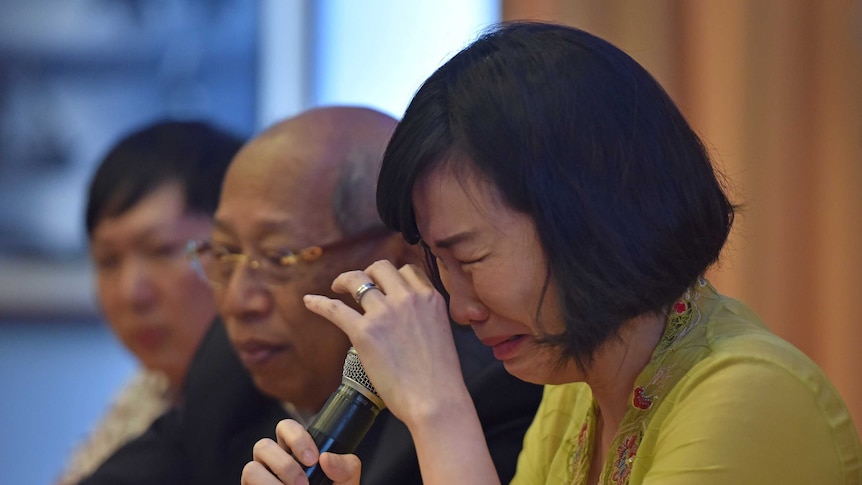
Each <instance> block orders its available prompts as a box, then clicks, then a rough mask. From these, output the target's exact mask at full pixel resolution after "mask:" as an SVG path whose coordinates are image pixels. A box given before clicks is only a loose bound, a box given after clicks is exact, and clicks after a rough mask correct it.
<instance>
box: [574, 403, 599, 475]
mask: <svg viewBox="0 0 862 485" xmlns="http://www.w3.org/2000/svg"><path fill="white" fill-rule="evenodd" d="M593 411H594V410H593ZM593 411H591V412H589V413H587V418H586V419H585V420H584V424H583V425H582V426H581V431H580V432H579V433H578V441H577V443H575V446H574V448H575V450H574V451H573V452H572V454H571V458H570V459H569V475H570V476H571V480H570V481H569V483H571V484H573V485H578V484H582V483H585V482H586V481H587V475H586V473H587V470H588V468H589V463H587V457H588V456H589V453H586V452H585V450H586V448H587V444H588V443H590V442H591V440H590V428H591V425H592V422H593V416H594V415H595V413H594V412H593Z"/></svg>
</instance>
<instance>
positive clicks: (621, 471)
mask: <svg viewBox="0 0 862 485" xmlns="http://www.w3.org/2000/svg"><path fill="white" fill-rule="evenodd" d="M639 443H640V434H635V435H631V436H629V437H628V438H626V439H625V440H624V441H623V443H622V444H621V445H619V446H618V447H617V458H616V460H614V468H613V470H614V474H613V476H611V480H613V481H614V483H627V482H628V479H629V475H630V474H631V472H632V463H633V462H634V461H635V455H637V453H638V444H639Z"/></svg>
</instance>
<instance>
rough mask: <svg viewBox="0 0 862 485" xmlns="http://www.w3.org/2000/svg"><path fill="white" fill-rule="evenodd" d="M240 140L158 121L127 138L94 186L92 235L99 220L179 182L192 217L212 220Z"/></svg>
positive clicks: (191, 124)
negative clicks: (170, 184) (197, 216)
mask: <svg viewBox="0 0 862 485" xmlns="http://www.w3.org/2000/svg"><path fill="white" fill-rule="evenodd" d="M242 143H243V140H242V139H241V138H240V137H238V136H237V135H235V134H233V133H230V132H228V131H226V130H224V129H222V128H219V127H216V126H214V125H211V124H209V123H207V122H203V121H168V120H163V121H157V122H155V123H153V124H150V125H147V126H145V127H143V128H140V129H138V130H135V131H133V132H132V133H129V134H127V135H126V136H124V137H123V138H122V139H121V140H119V141H118V142H117V143H116V144H115V145H114V146H113V147H112V148H111V149H110V150H109V151H108V153H107V154H106V155H105V157H104V158H103V159H102V162H101V163H100V165H99V167H98V169H97V170H96V173H95V175H94V176H93V179H92V181H91V183H90V188H89V193H88V198H87V209H86V228H87V235H88V236H90V237H92V235H93V230H95V228H96V225H98V223H99V221H101V220H102V219H104V218H106V217H116V216H119V215H122V214H123V213H124V212H125V211H127V210H129V209H130V208H132V207H133V206H134V205H135V204H137V203H138V202H140V201H141V199H143V198H144V197H146V196H147V195H148V194H150V193H151V192H152V191H153V190H155V189H158V188H159V187H162V186H163V185H165V184H168V183H172V182H176V183H179V184H180V186H181V188H182V191H183V194H184V195H185V205H186V210H187V211H189V212H190V213H197V214H205V215H212V214H213V213H214V212H215V210H216V207H217V206H218V199H219V195H220V192H221V184H222V180H223V179H224V175H225V172H226V171H227V167H228V165H229V164H230V162H231V160H232V159H233V157H234V155H236V153H237V152H238V151H239V149H240V147H241V146H242Z"/></svg>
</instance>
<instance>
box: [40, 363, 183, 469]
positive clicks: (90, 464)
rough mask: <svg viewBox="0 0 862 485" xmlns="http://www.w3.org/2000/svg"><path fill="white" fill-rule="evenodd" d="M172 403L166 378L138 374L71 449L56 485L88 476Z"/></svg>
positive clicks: (158, 374)
mask: <svg viewBox="0 0 862 485" xmlns="http://www.w3.org/2000/svg"><path fill="white" fill-rule="evenodd" d="M171 403H172V400H171V398H170V395H169V393H168V380H167V378H165V377H164V376H163V375H162V374H161V373H158V372H152V371H146V370H143V371H140V372H138V374H136V375H135V376H134V377H133V378H132V379H131V381H130V382H129V383H128V384H126V386H125V387H124V388H123V389H122V390H121V391H120V393H119V394H118V396H117V398H116V400H115V402H114V403H113V405H112V406H111V408H110V409H109V411H108V413H107V414H106V415H105V416H104V417H103V418H102V420H101V421H100V422H99V423H98V424H97V425H96V428H95V429H94V430H93V432H92V433H91V434H90V435H89V436H88V437H87V438H86V440H85V441H84V442H83V443H81V444H80V445H78V446H77V447H76V448H75V449H74V451H73V452H72V455H71V458H70V460H69V463H68V464H67V466H66V469H65V470H64V471H63V474H62V476H61V478H60V480H59V481H58V482H57V485H73V484H76V483H78V481H80V480H81V479H82V478H84V477H86V476H89V475H90V474H91V473H93V471H95V469H96V468H98V466H99V465H101V464H102V462H104V461H105V460H106V459H107V458H108V457H109V456H111V455H112V454H113V453H114V451H116V450H117V448H119V447H120V446H122V445H124V444H125V443H127V442H129V441H131V440H132V439H134V438H137V437H138V436H140V435H141V434H142V433H143V432H144V431H146V430H147V428H149V427H150V424H152V423H153V421H155V419H156V418H158V417H159V416H161V415H162V413H164V412H165V411H167V409H168V408H169V407H170V406H171Z"/></svg>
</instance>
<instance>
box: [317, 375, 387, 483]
mask: <svg viewBox="0 0 862 485" xmlns="http://www.w3.org/2000/svg"><path fill="white" fill-rule="evenodd" d="M379 412H380V408H379V407H378V406H377V405H376V404H375V403H374V402H372V401H371V400H370V399H368V398H367V397H365V396H364V395H363V394H362V393H361V392H359V391H358V390H356V389H354V388H353V387H351V386H350V385H348V384H347V383H344V382H342V383H341V385H339V386H338V389H336V390H335V392H333V393H332V395H331V396H329V400H327V401H326V404H324V405H323V409H322V410H321V411H320V413H319V414H318V415H317V417H315V418H314V421H313V422H312V423H311V425H310V426H309V427H308V432H309V434H311V436H312V438H314V443H315V444H316V445H317V448H318V449H319V450H320V452H321V453H323V452H325V451H328V452H331V453H339V454H346V453H353V452H354V451H356V448H357V447H358V446H359V443H360V442H361V441H362V438H363V437H365V434H366V433H367V432H368V430H369V429H370V428H371V425H372V424H374V419H375V418H376V417H377V414H378V413H379ZM305 475H306V476H307V477H308V482H309V484H310V485H329V484H331V483H332V480H330V479H329V478H328V477H327V476H326V475H325V474H324V473H323V471H321V470H320V463H315V464H314V465H312V466H310V467H308V468H306V470H305Z"/></svg>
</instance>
